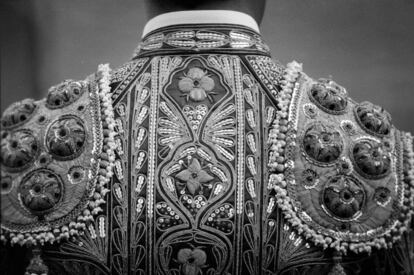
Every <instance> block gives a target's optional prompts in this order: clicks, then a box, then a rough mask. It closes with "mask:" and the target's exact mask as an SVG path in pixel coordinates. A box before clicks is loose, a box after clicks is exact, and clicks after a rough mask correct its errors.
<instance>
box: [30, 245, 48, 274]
mask: <svg viewBox="0 0 414 275" xmlns="http://www.w3.org/2000/svg"><path fill="white" fill-rule="evenodd" d="M32 253H33V257H32V259H31V260H30V264H29V265H28V267H27V268H26V272H25V273H24V275H48V274H49V268H48V267H47V266H46V265H45V263H44V262H43V259H42V258H41V257H40V255H41V254H42V251H41V249H40V248H38V247H36V248H34V249H33V251H32Z"/></svg>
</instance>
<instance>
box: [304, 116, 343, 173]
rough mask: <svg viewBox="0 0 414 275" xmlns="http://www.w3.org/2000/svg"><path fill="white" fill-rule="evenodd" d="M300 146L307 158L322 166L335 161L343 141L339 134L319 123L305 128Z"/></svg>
mask: <svg viewBox="0 0 414 275" xmlns="http://www.w3.org/2000/svg"><path fill="white" fill-rule="evenodd" d="M302 144H303V149H304V151H305V153H306V155H307V156H309V157H310V158H311V159H312V160H314V161H316V162H318V163H321V164H324V165H326V164H330V163H332V162H334V161H336V160H337V159H338V158H339V156H340V155H341V152H342V149H343V141H342V139H341V135H340V134H339V132H338V131H337V130H335V129H334V128H333V127H331V126H328V125H323V124H321V123H316V124H313V125H311V126H310V127H308V128H307V130H306V131H305V134H304V136H303V141H302Z"/></svg>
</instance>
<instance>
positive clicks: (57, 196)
mask: <svg viewBox="0 0 414 275" xmlns="http://www.w3.org/2000/svg"><path fill="white" fill-rule="evenodd" d="M63 191H64V190H63V184H62V181H61V180H60V178H59V176H58V175H56V174H55V173H54V172H52V171H51V170H47V169H40V170H35V171H33V172H31V173H30V174H29V175H27V176H26V177H25V178H24V179H23V181H22V183H21V184H20V185H19V187H18V194H19V197H20V200H21V202H22V204H23V205H24V206H25V207H26V208H27V209H28V210H29V211H30V212H32V213H33V214H35V215H42V214H44V213H45V212H47V211H49V210H51V209H52V208H54V207H55V206H56V205H57V204H58V203H59V201H60V200H61V198H62V196H63Z"/></svg>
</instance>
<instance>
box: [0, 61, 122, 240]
mask: <svg viewBox="0 0 414 275" xmlns="http://www.w3.org/2000/svg"><path fill="white" fill-rule="evenodd" d="M109 85H110V68H109V66H108V65H100V66H99V67H98V72H97V73H96V74H95V75H93V76H91V77H89V78H87V79H86V80H84V81H72V80H67V81H64V82H63V83H61V84H59V85H57V86H54V87H52V88H51V89H50V90H49V93H48V96H47V98H46V99H44V100H40V101H33V100H30V99H25V100H23V101H21V102H18V103H15V104H13V105H11V106H10V107H9V108H7V109H6V110H5V112H4V113H3V117H2V119H1V123H2V131H1V155H0V156H1V159H0V160H1V199H2V204H1V215H2V221H1V240H2V241H3V242H8V241H10V242H11V244H15V243H18V244H20V245H44V244H45V243H55V242H61V241H63V240H68V239H72V238H76V237H77V236H78V235H79V234H82V233H83V231H84V230H85V229H86V228H87V227H88V226H90V224H91V223H93V222H94V219H95V217H96V216H97V215H99V214H100V213H101V212H102V211H103V208H102V205H103V204H104V203H105V195H106V194H107V193H108V192H109V189H107V188H106V185H107V183H108V182H109V180H110V178H111V177H112V168H113V166H114V160H115V155H114V148H115V142H114V136H115V135H116V132H115V122H114V113H113V109H112V100H111V96H110V91H111V89H110V86H109Z"/></svg>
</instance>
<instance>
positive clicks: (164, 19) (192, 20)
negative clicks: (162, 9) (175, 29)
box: [142, 10, 260, 37]
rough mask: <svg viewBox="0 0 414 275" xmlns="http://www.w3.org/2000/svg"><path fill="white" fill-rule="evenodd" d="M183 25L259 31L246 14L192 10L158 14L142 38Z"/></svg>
mask: <svg viewBox="0 0 414 275" xmlns="http://www.w3.org/2000/svg"><path fill="white" fill-rule="evenodd" d="M184 24H233V25H241V26H245V27H247V28H250V29H252V30H254V31H255V32H257V33H260V31H259V25H258V24H257V22H256V20H254V19H253V17H251V16H250V15H248V14H245V13H243V12H238V11H232V10H192V11H176V12H168V13H163V14H160V15H158V16H156V17H154V18H152V19H151V20H149V21H148V22H147V24H146V25H145V27H144V31H143V33H142V37H144V36H146V35H147V34H148V33H150V32H152V31H154V30H156V29H159V28H163V27H168V26H172V25H184Z"/></svg>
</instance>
